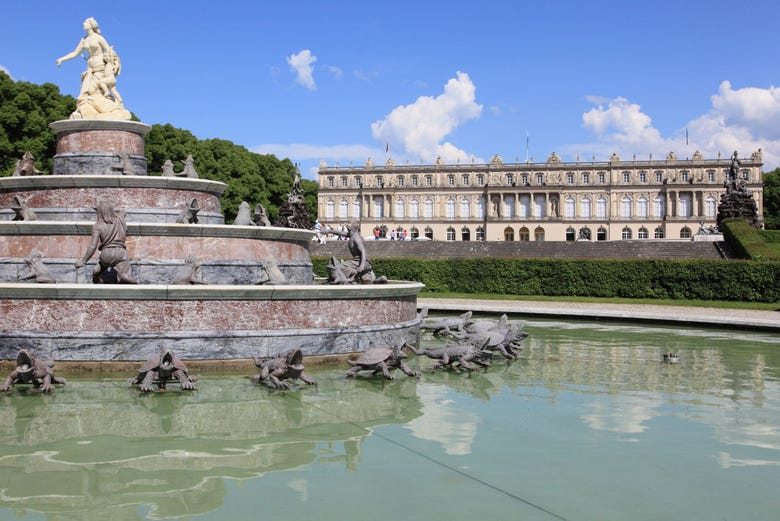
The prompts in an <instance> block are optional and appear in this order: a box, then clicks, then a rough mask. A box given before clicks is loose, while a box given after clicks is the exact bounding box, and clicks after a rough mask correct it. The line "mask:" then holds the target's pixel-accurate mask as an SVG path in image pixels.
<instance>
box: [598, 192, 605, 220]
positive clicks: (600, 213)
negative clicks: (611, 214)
mask: <svg viewBox="0 0 780 521" xmlns="http://www.w3.org/2000/svg"><path fill="white" fill-rule="evenodd" d="M596 218H598V219H606V218H607V198H606V197H604V196H601V197H599V198H598V199H596Z"/></svg>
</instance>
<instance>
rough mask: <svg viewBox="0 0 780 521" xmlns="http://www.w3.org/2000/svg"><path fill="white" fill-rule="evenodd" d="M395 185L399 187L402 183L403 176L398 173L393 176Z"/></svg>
mask: <svg viewBox="0 0 780 521" xmlns="http://www.w3.org/2000/svg"><path fill="white" fill-rule="evenodd" d="M395 185H396V186H398V187H401V186H403V185H404V176H402V175H399V176H397V177H396V178H395Z"/></svg>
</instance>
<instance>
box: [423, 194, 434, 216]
mask: <svg viewBox="0 0 780 521" xmlns="http://www.w3.org/2000/svg"><path fill="white" fill-rule="evenodd" d="M424 204H425V207H424V209H423V215H424V217H425V218H426V219H433V200H432V199H426V200H425V203H424Z"/></svg>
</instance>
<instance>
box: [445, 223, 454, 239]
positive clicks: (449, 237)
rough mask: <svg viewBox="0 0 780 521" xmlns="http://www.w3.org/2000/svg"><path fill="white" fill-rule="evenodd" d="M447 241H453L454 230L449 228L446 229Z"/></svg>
mask: <svg viewBox="0 0 780 521" xmlns="http://www.w3.org/2000/svg"><path fill="white" fill-rule="evenodd" d="M447 240H448V241H454V240H455V228H453V227H452V226H450V227H449V228H447Z"/></svg>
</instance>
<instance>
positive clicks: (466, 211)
mask: <svg viewBox="0 0 780 521" xmlns="http://www.w3.org/2000/svg"><path fill="white" fill-rule="evenodd" d="M460 218H461V219H470V218H471V199H469V198H468V197H464V198H463V199H461V200H460Z"/></svg>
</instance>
